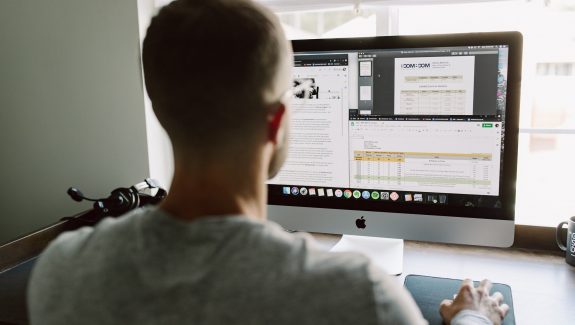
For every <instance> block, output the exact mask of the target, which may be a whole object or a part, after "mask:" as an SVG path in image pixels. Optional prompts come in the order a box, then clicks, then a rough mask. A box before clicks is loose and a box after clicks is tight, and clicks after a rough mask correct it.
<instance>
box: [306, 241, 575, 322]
mask: <svg viewBox="0 0 575 325" xmlns="http://www.w3.org/2000/svg"><path fill="white" fill-rule="evenodd" d="M312 235H313V236H314V237H315V238H316V240H317V241H318V242H319V243H320V245H322V246H324V247H326V248H330V247H332V246H333V245H335V244H336V243H337V241H338V240H339V238H340V236H338V235H326V234H312ZM404 246H405V248H404V261H403V263H404V270H403V274H402V275H401V276H399V277H398V281H400V282H401V283H402V284H403V280H404V279H405V276H406V275H408V274H420V275H429V276H436V277H444V278H453V279H463V278H471V279H473V280H481V279H485V278H488V279H490V280H491V281H493V282H499V283H504V284H508V285H510V286H511V290H512V294H513V300H514V307H515V318H516V320H517V324H518V325H523V324H575V268H574V267H571V266H569V265H568V264H566V263H565V259H564V257H563V256H562V255H558V254H556V253H554V252H544V251H527V250H519V249H501V248H487V247H475V246H462V245H448V244H436V243H424V242H415V241H405V244H404Z"/></svg>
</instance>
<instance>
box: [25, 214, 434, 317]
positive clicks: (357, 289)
mask: <svg viewBox="0 0 575 325" xmlns="http://www.w3.org/2000/svg"><path fill="white" fill-rule="evenodd" d="M28 297H29V298H28V299H29V301H28V302H29V312H30V320H31V322H32V324H183V323H189V324H384V323H385V324H414V325H416V324H426V322H425V320H424V319H423V318H422V316H421V313H420V311H419V310H418V309H417V307H416V305H415V303H414V302H413V300H412V298H411V297H410V296H409V294H408V293H407V292H406V291H405V290H404V289H403V288H402V287H401V286H399V285H398V284H397V283H396V281H395V280H394V279H392V278H390V277H388V276H384V275H382V274H381V273H380V272H378V270H376V269H375V268H374V267H373V265H372V264H371V263H370V262H369V260H368V259H367V258H365V257H363V256H361V255H359V254H351V253H329V252H325V251H322V250H320V249H318V248H316V247H315V245H314V243H313V239H311V237H310V236H309V235H305V234H295V235H294V234H289V233H287V232H285V231H283V230H282V229H281V227H279V226H278V225H276V224H274V223H272V222H267V221H266V222H263V221H262V222H260V221H256V220H252V219H248V218H246V217H243V216H218V217H208V218H202V219H200V220H197V221H193V222H183V221H180V220H178V219H175V218H173V217H171V216H169V215H167V214H166V213H165V212H164V211H163V210H161V209H158V208H143V209H138V210H136V211H133V212H131V213H129V214H127V215H125V216H122V217H120V218H117V219H111V218H109V219H105V220H103V221H102V222H100V223H99V224H98V225H97V226H96V227H95V228H82V229H80V230H77V231H74V232H68V233H64V234H62V235H61V236H60V237H58V239H56V240H55V241H54V242H53V243H51V244H50V246H49V247H48V248H47V249H46V251H45V252H44V253H43V254H42V255H41V257H40V258H39V261H38V262H37V265H36V267H35V269H34V271H33V274H32V278H31V281H30V286H29V295H28Z"/></svg>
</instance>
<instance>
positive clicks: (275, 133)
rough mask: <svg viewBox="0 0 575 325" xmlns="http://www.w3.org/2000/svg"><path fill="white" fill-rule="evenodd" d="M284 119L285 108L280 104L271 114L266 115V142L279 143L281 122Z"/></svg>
mask: <svg viewBox="0 0 575 325" xmlns="http://www.w3.org/2000/svg"><path fill="white" fill-rule="evenodd" d="M285 118H286V107H285V105H284V104H282V103H280V104H279V105H278V106H277V107H276V109H275V110H274V111H273V112H270V113H269V114H268V141H271V142H272V143H273V144H277V143H278V142H279V140H280V139H279V136H280V134H279V133H280V132H279V131H280V128H281V125H282V121H283V120H284V119H285Z"/></svg>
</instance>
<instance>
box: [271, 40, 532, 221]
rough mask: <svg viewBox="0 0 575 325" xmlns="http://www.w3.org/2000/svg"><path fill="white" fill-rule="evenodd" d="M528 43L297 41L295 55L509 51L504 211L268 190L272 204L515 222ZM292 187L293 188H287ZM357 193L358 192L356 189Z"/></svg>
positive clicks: (491, 41)
mask: <svg viewBox="0 0 575 325" xmlns="http://www.w3.org/2000/svg"><path fill="white" fill-rule="evenodd" d="M522 44H523V37H522V35H521V33H519V32H495V33H464V34H438V35H417V36H379V37H366V38H339V39H313V40H294V41H292V48H293V51H294V53H297V52H313V51H357V50H387V49H409V48H429V47H453V46H482V45H508V46H509V52H508V66H507V96H506V107H505V137H504V142H503V144H504V151H503V157H504V159H503V167H502V169H501V175H502V177H501V192H500V199H501V203H502V206H501V208H483V207H462V206H450V205H430V204H411V203H410V204H405V203H397V202H382V201H373V200H361V199H359V200H358V199H334V198H328V197H314V198H313V199H310V198H309V197H305V198H302V197H299V196H291V195H282V194H281V191H277V190H276V191H272V190H269V189H270V187H274V186H275V187H276V189H277V188H278V187H279V186H280V185H268V190H269V191H268V204H270V205H280V206H298V207H310V208H326V209H345V210H359V211H374V212H395V213H408V214H422V215H438V216H455V217H465V218H481V219H496V220H515V196H516V194H515V183H516V179H517V153H518V131H519V99H520V87H521V58H522ZM286 185H288V184H286ZM352 190H353V189H352Z"/></svg>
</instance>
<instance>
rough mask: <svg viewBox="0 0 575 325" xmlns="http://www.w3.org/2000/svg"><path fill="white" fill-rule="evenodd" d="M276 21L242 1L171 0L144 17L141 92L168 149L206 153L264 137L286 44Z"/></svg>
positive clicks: (256, 5) (272, 16)
mask: <svg viewBox="0 0 575 325" xmlns="http://www.w3.org/2000/svg"><path fill="white" fill-rule="evenodd" d="M279 26H280V25H279V23H278V22H277V18H275V16H274V15H273V14H271V13H270V12H269V11H268V10H266V9H263V8H262V7H261V6H260V5H258V4H255V3H253V2H252V1H249V0H176V1H173V2H172V3H170V4H168V5H167V6H165V7H163V8H162V9H161V10H160V11H159V13H158V14H157V15H156V16H155V17H154V18H153V19H152V21H151V23H150V26H149V27H148V31H147V34H146V38H145V39H144V44H143V53H142V56H143V58H142V61H143V66H144V76H145V83H146V89H147V91H148V95H149V97H150V99H151V101H152V106H153V109H154V112H155V114H156V116H157V117H158V120H159V121H160V123H161V124H162V126H163V127H164V128H165V129H166V131H167V133H168V135H169V136H170V138H171V140H172V143H173V144H174V149H175V150H184V151H188V150H189V151H191V152H194V153H198V154H199V153H202V154H213V153H215V152H217V151H221V150H222V149H224V150H226V149H229V148H230V147H232V146H235V145H237V144H238V141H243V142H244V143H245V141H251V140H255V139H256V138H257V137H263V136H265V133H263V130H265V125H266V124H265V121H266V110H265V108H266V105H267V104H269V103H266V102H265V101H266V98H265V97H266V92H268V91H271V90H272V89H273V87H274V83H275V82H276V80H275V79H276V78H275V77H276V75H277V72H278V69H279V65H280V63H281V60H282V55H284V54H283V53H282V52H283V51H284V48H285V45H284V44H283V43H285V42H286V41H285V38H283V36H282V35H283V32H282V31H281V27H279Z"/></svg>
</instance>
